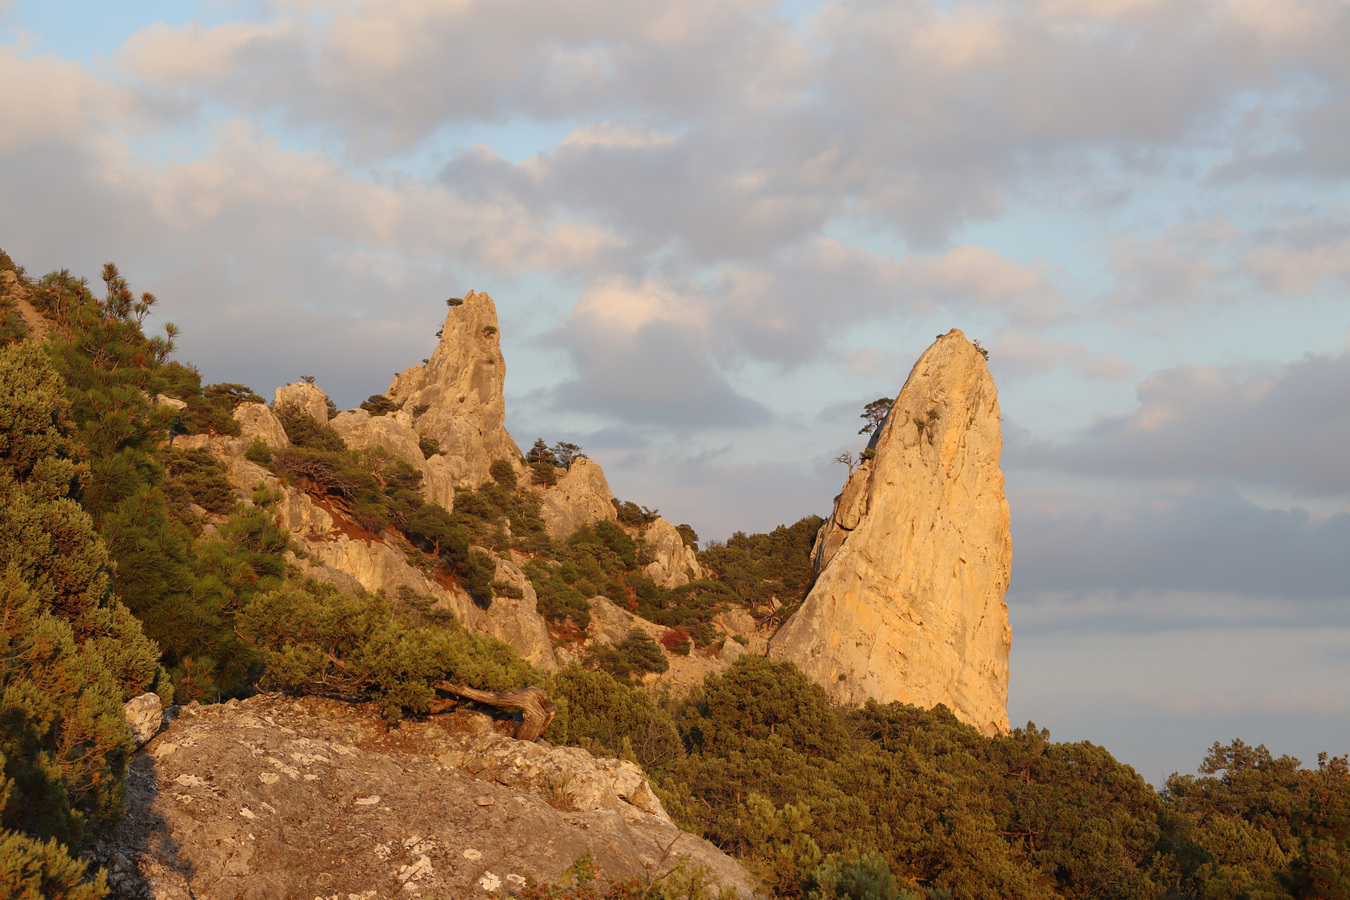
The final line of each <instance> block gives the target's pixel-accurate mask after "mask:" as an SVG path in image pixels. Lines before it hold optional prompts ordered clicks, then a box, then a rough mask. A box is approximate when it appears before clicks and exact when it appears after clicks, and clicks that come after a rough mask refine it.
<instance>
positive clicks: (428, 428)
mask: <svg viewBox="0 0 1350 900" xmlns="http://www.w3.org/2000/svg"><path fill="white" fill-rule="evenodd" d="M505 381H506V360H505V359H504V358H503V357H502V350H501V344H500V341H499V337H498V332H497V307H496V306H495V305H494V304H493V302H492V298H491V297H489V296H488V295H487V294H485V293H474V292H473V291H469V293H467V294H465V295H464V299H463V301H462V302H459V303H457V304H454V305H452V306H451V307H450V311H449V312H448V313H447V314H446V316H445V325H444V326H443V327H442V329H441V342H440V344H439V345H437V347H436V350H435V352H433V353H432V354H431V359H430V360H428V361H427V363H426V364H425V365H420V366H413V367H412V368H410V369H405V370H404V371H402V372H400V373H399V374H398V375H396V376H395V377H394V381H393V383H391V384H390V385H389V390H388V391H387V392H386V393H387V395H388V396H389V398H390V399H392V400H394V401H395V402H396V403H399V404H402V405H403V407H404V409H405V410H409V411H413V412H414V414H415V420H414V424H413V427H414V428H415V429H416V430H417V433H418V434H419V435H422V436H424V437H429V438H431V439H432V440H434V441H436V442H437V443H438V444H440V447H441V450H443V451H444V454H445V455H444V457H443V464H444V465H446V466H448V468H449V477H450V480H451V481H452V482H453V483H454V484H456V485H463V486H467V487H477V486H478V485H479V484H481V483H482V482H484V481H486V480H487V479H488V467H489V466H491V465H492V461H493V460H494V459H507V460H517V459H519V458H520V457H521V453H520V449H519V448H518V447H517V446H516V442H515V441H514V440H512V439H511V435H509V434H507V432H506V426H505V425H504V424H503V423H504V421H505V419H506V401H505V400H504V399H503V398H502V385H503V384H504V383H505ZM422 407H425V410H424V411H423V412H422V413H421V414H420V415H416V411H417V410H418V409H420V408H422Z"/></svg>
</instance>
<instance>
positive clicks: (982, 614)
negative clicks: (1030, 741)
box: [769, 329, 1012, 734]
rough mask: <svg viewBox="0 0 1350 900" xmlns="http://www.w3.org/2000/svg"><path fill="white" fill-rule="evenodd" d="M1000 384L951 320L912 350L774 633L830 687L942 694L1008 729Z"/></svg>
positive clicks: (964, 711)
mask: <svg viewBox="0 0 1350 900" xmlns="http://www.w3.org/2000/svg"><path fill="white" fill-rule="evenodd" d="M1002 449H1003V438H1002V435H1001V432H1000V428H999V406H998V391H997V390H996V389H995V387H994V380H993V378H992V377H991V376H990V374H989V369H988V367H987V366H986V365H985V358H984V353H983V352H982V351H981V350H980V349H979V348H977V347H976V346H975V345H974V344H972V343H971V342H970V341H969V340H967V339H966V336H965V335H964V334H962V333H961V332H960V331H959V330H956V329H952V331H950V332H948V333H947V334H945V335H943V336H941V337H940V338H938V340H937V342H936V343H934V344H933V345H932V346H931V347H929V348H928V350H927V351H925V352H924V354H923V355H922V356H921V357H919V361H918V362H917V363H915V364H914V368H913V370H912V371H911V372H910V375H909V379H908V381H906V382H905V386H904V389H903V390H901V392H900V396H899V397H897V398H896V400H895V403H894V404H893V405H892V406H891V410H890V413H889V414H888V415H887V417H886V419H885V420H884V421H883V422H882V424H881V425H880V426H879V427H878V428H877V429H876V431H875V432H874V433H873V435H872V441H871V443H870V444H869V445H868V451H869V452H868V453H866V454H864V456H865V457H867V458H865V459H864V460H863V461H862V463H861V464H860V465H859V466H858V468H857V470H856V471H854V472H853V473H852V474H851V475H850V476H849V478H848V481H847V483H845V485H844V490H843V493H841V494H840V495H839V498H838V499H837V500H836V501H835V506H834V512H833V513H832V514H831V516H830V518H829V520H828V521H827V522H826V523H825V525H824V526H823V527H822V528H821V530H820V534H819V535H818V536H817V538H816V544H815V547H814V549H813V550H812V558H813V562H814V564H815V567H816V572H817V579H816V583H815V586H814V587H813V588H812V589H811V592H810V593H809V594H808V595H807V597H806V600H805V602H804V603H803V604H802V607H801V608H800V609H799V610H797V612H796V613H794V614H793V615H792V616H791V617H790V618H789V619H788V620H787V621H786V622H785V623H784V624H783V627H782V628H781V629H779V631H778V633H777V634H776V635H774V637H773V640H772V641H771V643H770V645H769V655H770V657H772V658H774V659H781V660H791V661H792V662H794V663H796V664H797V665H798V666H800V667H801V669H802V670H803V671H804V672H806V674H807V675H809V676H810V677H811V678H813V679H814V680H815V681H817V682H819V683H820V684H822V685H823V686H824V687H825V689H826V691H828V692H829V694H830V695H831V697H832V698H834V699H836V700H838V701H840V702H843V703H849V704H856V703H861V702H863V701H865V700H867V699H869V698H872V699H876V700H878V701H880V702H883V703H885V702H889V701H892V700H899V701H902V702H904V703H912V704H914V705H916V706H923V707H933V706H936V705H937V704H939V703H943V704H946V705H947V707H948V708H950V709H951V710H952V712H954V713H955V714H956V716H957V717H958V718H960V719H961V720H962V721H964V722H968V723H970V724H972V725H974V726H976V727H977V728H979V729H980V730H981V731H982V732H984V733H985V734H994V733H997V732H1002V731H1006V730H1007V729H1008V713H1007V703H1008V651H1009V649H1010V647H1011V643H1012V630H1011V628H1010V627H1009V625H1008V606H1007V604H1006V603H1005V602H1004V594H1005V593H1006V592H1007V590H1008V579H1009V574H1010V571H1011V565H1012V538H1011V536H1010V535H1009V531H1008V501H1007V499H1006V498H1005V497H1004V494H1003V472H1002V470H1001V469H1000V468H999V454H1000V453H1001V452H1002Z"/></svg>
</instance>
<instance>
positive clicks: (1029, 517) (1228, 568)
mask: <svg viewBox="0 0 1350 900" xmlns="http://www.w3.org/2000/svg"><path fill="white" fill-rule="evenodd" d="M1010 494H1011V496H1010V498H1009V503H1010V505H1011V507H1012V523H1013V547H1014V563H1013V565H1014V569H1013V587H1012V590H1013V592H1015V593H1016V594H1019V595H1038V594H1043V593H1045V592H1067V593H1068V594H1071V595H1078V596H1082V595H1088V594H1093V593H1095V592H1101V593H1104V594H1106V595H1108V596H1109V595H1111V594H1116V595H1118V596H1119V597H1121V598H1126V599H1129V600H1130V601H1131V603H1132V604H1133V603H1134V601H1135V600H1136V599H1137V598H1140V597H1145V598H1146V597H1147V596H1151V595H1155V594H1160V593H1166V592H1173V593H1175V592H1189V593H1191V594H1197V595H1203V594H1213V595H1230V596H1241V597H1255V598H1259V599H1268V600H1269V601H1270V602H1272V603H1276V604H1278V603H1282V602H1287V601H1288V600H1289V599H1291V598H1302V599H1308V600H1319V601H1325V600H1334V601H1337V602H1338V603H1340V602H1342V601H1344V600H1345V598H1346V597H1347V585H1350V555H1347V554H1346V553H1345V547H1346V546H1348V545H1350V544H1347V542H1348V541H1350V513H1341V514H1338V515H1332V516H1329V517H1326V518H1321V519H1319V518H1314V517H1313V516H1311V515H1309V514H1308V513H1307V512H1304V511H1301V510H1293V511H1283V510H1273V509H1264V508H1261V507H1258V506H1256V505H1254V504H1252V503H1250V502H1248V501H1246V500H1244V499H1242V498H1241V497H1239V496H1238V495H1237V494H1236V493H1234V492H1233V491H1231V490H1229V489H1227V488H1224V487H1211V486H1192V485H1178V486H1170V487H1169V486H1166V485H1159V486H1153V487H1147V488H1144V489H1142V490H1133V491H1129V492H1120V493H1112V494H1110V495H1108V496H1107V497H1105V498H1102V497H1094V496H1093V495H1092V494H1091V493H1087V492H1081V491H1043V492H1038V491H1035V490H1032V491H1022V490H1018V491H1010ZM1142 609H1143V607H1138V608H1136V614H1139V613H1140V612H1141V611H1142ZM1328 609H1329V610H1331V609H1332V607H1328ZM1337 609H1339V607H1337ZM1304 612H1305V613H1306V612H1307V611H1306V610H1304ZM1211 613H1212V610H1211ZM1177 614H1180V615H1195V616H1197V617H1198V618H1199V619H1201V620H1203V619H1204V618H1205V617H1206V616H1207V615H1209V613H1205V614H1201V613H1198V612H1197V611H1195V610H1190V611H1188V612H1186V613H1179V612H1178V613H1177ZM1338 614H1339V615H1344V611H1343V610H1342V611H1340V612H1339V613H1338ZM1150 620H1151V621H1156V616H1151V617H1150Z"/></svg>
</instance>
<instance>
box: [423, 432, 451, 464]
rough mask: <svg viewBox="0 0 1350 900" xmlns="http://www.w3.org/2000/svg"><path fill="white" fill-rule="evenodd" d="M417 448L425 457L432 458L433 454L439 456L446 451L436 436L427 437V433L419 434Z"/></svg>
mask: <svg viewBox="0 0 1350 900" xmlns="http://www.w3.org/2000/svg"><path fill="white" fill-rule="evenodd" d="M417 449H418V450H421V451H422V458H423V459H431V458H432V457H433V456H439V455H440V454H443V453H444V452H445V451H444V450H442V449H441V445H440V443H438V442H437V441H436V439H435V438H430V437H427V436H426V435H425V434H423V435H418V437H417Z"/></svg>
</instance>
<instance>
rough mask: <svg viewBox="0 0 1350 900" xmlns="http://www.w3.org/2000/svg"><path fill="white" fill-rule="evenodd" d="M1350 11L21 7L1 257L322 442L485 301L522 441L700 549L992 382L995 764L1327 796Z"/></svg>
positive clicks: (776, 514)
mask: <svg viewBox="0 0 1350 900" xmlns="http://www.w3.org/2000/svg"><path fill="white" fill-rule="evenodd" d="M1347 45H1350V8H1347V7H1346V5H1345V4H1344V3H1342V2H1338V0H1196V2H1193V3H1185V4H1177V3H1170V2H1165V0H1026V2H1022V3H1018V4H998V3H978V2H969V3H963V2H936V0H927V2H925V0H892V2H888V3H869V2H853V0H839V2H825V3H814V2H813V3H781V4H777V5H775V4H774V3H773V2H770V0H716V2H714V0H706V2H705V0H681V2H675V0H666V2H660V0H658V2H653V3H649V4H637V5H634V4H625V3H618V2H614V0H588V2H578V3H574V4H566V5H563V4H548V3H540V2H535V0H514V2H503V0H498V2H493V3H488V2H480V0H462V2H455V3H448V2H438V0H396V2H380V3H377V2H374V0H353V2H338V0H274V2H257V3H229V2H213V3H191V2H173V3H168V2H164V3H155V2H146V3H119V4H91V3H59V2H43V3H36V2H29V0H8V2H6V0H0V83H3V84H5V85H6V90H5V91H3V92H0V121H3V123H4V128H3V129H0V176H2V177H0V246H2V247H4V248H5V249H6V250H7V251H8V252H9V253H10V254H11V255H12V256H14V257H15V258H16V259H17V260H18V261H20V262H21V263H23V264H25V265H26V266H27V267H28V268H29V269H30V271H32V272H35V273H40V272H43V271H47V270H50V269H53V268H58V267H69V268H71V269H72V270H74V271H76V272H80V273H84V274H88V275H90V276H93V275H96V274H97V271H98V267H99V266H100V265H101V263H102V262H103V261H105V260H107V259H113V260H115V261H117V262H118V263H119V265H120V266H121V267H122V269H123V272H124V274H126V275H127V276H128V277H129V278H130V280H131V281H132V283H133V285H134V286H135V287H136V288H138V289H145V290H151V291H154V292H155V293H156V294H158V295H159V296H160V298H161V307H160V310H161V315H162V317H163V318H164V319H168V320H173V321H175V322H176V323H177V324H178V325H180V326H181V327H182V329H183V335H182V338H181V339H180V343H179V346H180V353H179V355H180V358H183V359H186V360H189V361H192V362H195V363H196V364H197V365H198V366H199V367H200V368H201V369H202V371H203V374H204V375H205V377H206V378H207V379H208V380H213V381H215V380H218V381H234V382H243V383H246V384H250V385H252V386H253V387H254V388H256V389H257V390H259V391H260V392H262V393H264V394H267V393H270V392H271V390H272V389H273V388H274V387H275V386H276V385H278V384H282V383H285V382H287V381H291V380H294V379H295V378H297V377H298V376H299V375H300V374H313V375H316V376H317V378H318V381H319V384H320V385H321V386H323V387H325V389H326V390H328V392H329V393H330V394H331V395H332V396H333V397H334V398H335V399H336V400H337V402H338V403H339V404H340V405H342V406H344V407H345V406H352V405H355V404H356V403H358V402H359V401H360V400H362V399H364V398H365V397H366V396H367V395H369V394H373V393H377V392H380V391H382V390H384V388H385V387H386V386H387V384H388V381H389V379H390V377H391V376H392V374H393V373H394V372H395V371H396V370H399V369H402V368H404V367H406V366H407V365H410V364H412V363H414V362H416V361H417V360H418V359H421V358H422V357H424V356H427V355H428V354H429V351H430V349H431V348H432V346H434V341H435V338H434V332H435V331H436V328H437V327H438V325H439V321H440V318H441V316H442V315H443V311H444V307H443V305H442V301H443V300H444V298H445V297H446V296H450V295H458V294H462V293H463V292H465V291H466V290H468V289H471V288H472V289H476V290H486V291H487V292H488V293H490V294H491V295H492V296H493V297H494V298H495V299H496V301H497V304H498V309H499V314H500V317H501V320H502V332H503V346H504V350H505V353H506V357H507V363H508V374H507V399H508V426H509V427H510V428H511V430H512V433H513V434H514V435H515V436H516V438H517V441H518V442H519V443H522V444H529V443H532V442H533V439H534V438H535V437H539V436H543V437H546V438H548V439H549V440H560V439H566V440H572V441H575V442H577V443H580V444H581V445H582V446H583V447H585V448H586V450H587V451H588V452H589V453H590V455H591V456H592V457H594V458H595V459H596V460H597V461H599V462H600V463H601V464H602V465H603V466H604V468H605V472H606V474H607V475H608V477H609V480H610V483H611V486H612V487H613V488H614V491H615V493H616V494H617V495H619V496H620V497H623V498H627V499H634V500H637V501H639V502H642V503H644V504H646V505H648V506H655V507H659V508H660V509H661V511H662V512H663V514H665V515H666V516H667V517H668V518H670V519H672V520H673V521H676V522H688V523H690V524H692V525H693V526H694V527H695V528H696V529H697V531H698V532H699V533H700V535H702V536H703V538H704V539H705V540H707V539H716V538H725V537H726V536H727V535H729V534H730V533H731V532H732V531H735V530H738V529H743V530H748V531H760V530H767V529H771V528H773V527H774V526H776V525H778V524H780V523H790V522H792V521H795V520H796V519H797V518H800V517H801V516H803V515H807V514H810V513H818V514H826V513H828V511H829V506H830V503H831V498H832V497H833V496H834V495H835V494H836V493H837V492H838V490H839V487H840V485H841V483H842V481H843V478H844V475H845V472H844V470H843V468H842V467H840V466H838V465H834V464H832V463H831V460H832V459H833V458H834V457H835V456H837V455H838V454H839V453H840V452H842V451H844V450H855V451H856V450H857V449H858V446H859V444H860V439H859V436H858V435H857V424H858V418H857V414H858V412H859V411H861V408H862V406H863V405H864V404H865V403H866V402H867V401H869V400H871V399H873V398H875V397H878V396H881V395H887V396H893V395H894V394H895V392H896V391H898V390H899V388H900V386H901V385H902V384H903V381H904V378H905V375H906V374H907V372H908V370H909V367H910V365H911V364H912V363H913V361H914V359H915V358H916V357H917V356H918V354H919V353H921V352H922V351H923V349H924V348H925V347H926V346H927V345H928V343H929V342H931V340H932V338H933V335H935V334H936V333H938V332H944V331H946V330H947V329H948V328H951V327H953V326H955V327H959V328H961V329H962V330H964V331H965V332H966V333H967V334H968V335H970V336H971V337H975V338H978V339H979V340H980V341H981V342H982V343H983V344H984V346H986V347H987V348H989V349H990V351H991V355H990V367H991V370H992V371H993V373H994V376H995V378H996V380H997V382H998V385H999V389H1000V399H1001V403H1002V408H1003V413H1004V427H1005V452H1004V457H1003V464H1004V469H1005V472H1006V473H1007V485H1008V495H1009V500H1010V503H1011V506H1012V515H1013V540H1014V563H1013V587H1012V590H1011V592H1010V593H1009V597H1008V600H1009V607H1010V615H1011V619H1012V625H1013V659H1012V673H1013V674H1012V690H1011V697H1010V702H1009V707H1010V709H1009V712H1010V715H1011V718H1012V720H1013V721H1014V722H1025V721H1026V720H1028V719H1032V720H1035V721H1036V723H1037V724H1038V725H1040V726H1045V727H1048V728H1050V729H1051V732H1052V734H1053V735H1054V736H1055V737H1057V738H1059V739H1064V740H1081V739H1089V740H1093V741H1096V742H1098V743H1102V744H1104V745H1106V746H1107V747H1108V748H1109V749H1111V750H1112V751H1113V752H1114V753H1116V754H1117V755H1118V756H1119V757H1120V758H1122V759H1124V760H1126V761H1127V762H1130V763H1132V764H1134V765H1136V766H1137V767H1138V768H1139V770H1140V771H1141V772H1142V773H1143V774H1144V775H1145V776H1146V777H1148V778H1149V779H1150V780H1151V781H1153V782H1154V783H1158V782H1159V781H1160V780H1161V777H1162V776H1163V775H1165V774H1166V773H1167V772H1171V771H1173V770H1191V769H1193V768H1194V767H1195V766H1196V765H1197V764H1198V763H1199V761H1200V759H1201V757H1202V756H1203V754H1204V751H1205V749H1206V747H1207V746H1208V745H1209V744H1210V743H1211V742H1213V741H1215V740H1220V741H1227V740H1230V739H1231V738H1234V737H1241V738H1243V739H1244V740H1247V741H1248V742H1251V743H1255V742H1264V743H1266V744H1267V745H1268V746H1269V747H1270V748H1271V749H1272V750H1273V751H1275V752H1277V753H1290V754H1293V755H1296V756H1299V757H1300V758H1301V759H1303V760H1304V761H1305V762H1311V761H1313V760H1314V759H1315V757H1316V753H1317V752H1318V751H1320V750H1327V751H1331V752H1333V753H1345V752H1347V751H1350V587H1348V586H1350V462H1347V458H1348V457H1350V454H1347V453H1346V450H1345V448H1346V446H1347V441H1350V300H1348V299H1347V289H1348V288H1350V180H1348V178H1347V176H1348V175H1350V62H1348V61H1347V60H1346V58H1345V54H1344V52H1343V51H1344V47H1345V46H1347Z"/></svg>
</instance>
